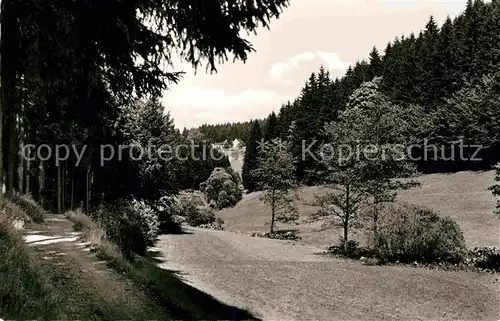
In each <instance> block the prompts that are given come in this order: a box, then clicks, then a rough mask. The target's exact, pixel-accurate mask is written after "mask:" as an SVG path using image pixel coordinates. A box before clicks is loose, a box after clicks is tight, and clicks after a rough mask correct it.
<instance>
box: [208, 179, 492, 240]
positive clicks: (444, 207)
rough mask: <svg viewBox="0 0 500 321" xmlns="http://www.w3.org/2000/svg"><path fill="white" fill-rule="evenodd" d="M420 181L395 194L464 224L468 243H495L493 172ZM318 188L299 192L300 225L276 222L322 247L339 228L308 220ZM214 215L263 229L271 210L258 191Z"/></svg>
mask: <svg viewBox="0 0 500 321" xmlns="http://www.w3.org/2000/svg"><path fill="white" fill-rule="evenodd" d="M420 181H421V182H422V186H421V187H419V188H415V189H412V190H409V191H403V192H401V193H400V195H399V197H398V199H399V200H401V201H406V202H410V203H414V204H420V205H425V206H428V207H430V208H432V209H434V210H436V211H438V212H439V213H441V214H442V215H447V216H450V217H451V218H453V219H454V220H456V221H457V223H458V224H459V225H460V227H461V228H462V230H463V232H464V235H465V238H466V241H467V246H468V247H475V246H497V247H498V246H499V244H500V241H499V237H498V235H499V231H500V219H499V218H497V217H496V216H495V215H493V209H494V207H495V198H494V197H493V196H492V194H491V192H489V191H487V188H488V186H490V185H492V184H493V171H488V172H459V173H454V174H432V175H424V176H422V177H421V178H420ZM316 193H321V188H319V187H306V188H304V189H303V190H302V191H301V192H300V195H301V198H302V199H301V200H299V204H300V214H301V221H300V223H299V225H285V224H278V227H279V228H283V229H298V230H299V231H300V234H301V236H302V238H303V241H302V242H304V243H308V244H315V245H320V246H325V245H329V244H332V243H333V242H336V241H337V239H338V237H339V236H340V235H341V229H340V228H338V227H332V226H325V225H326V222H325V221H319V222H314V223H307V222H305V221H304V219H306V218H307V216H308V215H309V214H311V213H312V212H313V211H314V210H315V209H314V208H313V207H311V206H309V205H308V203H309V202H310V201H312V200H313V199H314V194H316ZM217 215H218V216H220V217H222V218H223V219H224V221H225V223H226V229H227V230H230V231H242V232H249V231H267V230H268V229H269V226H268V225H266V223H267V222H268V221H269V218H270V214H269V209H267V208H266V207H265V206H264V205H263V204H262V203H261V202H260V201H259V193H258V192H256V193H251V194H248V195H245V196H244V198H243V200H242V201H241V202H239V203H238V204H237V205H236V206H235V207H233V208H229V209H225V210H223V211H220V212H219V213H218V214H217ZM353 232H354V236H355V238H357V239H358V240H361V241H363V239H364V237H363V236H364V235H363V233H362V232H360V231H356V230H354V231H353Z"/></svg>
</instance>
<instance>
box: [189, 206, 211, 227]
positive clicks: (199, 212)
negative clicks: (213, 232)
mask: <svg viewBox="0 0 500 321" xmlns="http://www.w3.org/2000/svg"><path fill="white" fill-rule="evenodd" d="M192 206H193V205H191V206H190V211H189V212H188V215H187V216H186V223H188V224H189V225H191V226H200V225H204V224H211V223H213V222H215V213H214V211H213V210H212V209H211V208H209V207H201V206H200V207H194V209H193V208H192Z"/></svg>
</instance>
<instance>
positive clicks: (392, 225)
mask: <svg viewBox="0 0 500 321" xmlns="http://www.w3.org/2000/svg"><path fill="white" fill-rule="evenodd" d="M382 211H383V212H382V215H380V219H379V224H378V228H377V233H376V235H375V239H374V241H375V244H374V247H375V251H376V253H377V255H378V256H379V257H380V258H381V259H383V260H387V261H400V262H404V263H408V262H413V261H419V262H426V263H431V262H438V261H446V262H459V261H461V259H462V258H463V255H464V253H465V240H464V237H463V234H462V232H461V230H460V228H459V226H458V224H457V223H456V222H454V221H453V220H451V219H450V218H447V217H440V216H438V215H437V214H436V213H435V212H433V211H431V210H429V209H427V208H424V207H418V206H413V205H408V204H400V205H391V206H386V207H385V208H384V209H383V210H382Z"/></svg>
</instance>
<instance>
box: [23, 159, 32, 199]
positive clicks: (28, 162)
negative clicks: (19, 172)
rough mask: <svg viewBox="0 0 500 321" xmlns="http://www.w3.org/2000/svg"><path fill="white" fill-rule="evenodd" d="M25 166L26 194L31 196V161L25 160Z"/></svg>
mask: <svg viewBox="0 0 500 321" xmlns="http://www.w3.org/2000/svg"><path fill="white" fill-rule="evenodd" d="M24 165H25V168H24V194H30V192H31V190H30V178H31V175H30V161H29V160H25V161H24Z"/></svg>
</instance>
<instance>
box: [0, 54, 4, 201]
mask: <svg viewBox="0 0 500 321" xmlns="http://www.w3.org/2000/svg"><path fill="white" fill-rule="evenodd" d="M1 65H2V64H1V63H0V68H2V67H1ZM0 75H1V69H0ZM0 86H1V84H0ZM3 92H4V91H3V88H2V89H1V90H0V194H3V192H4V184H3V183H4V180H3V175H4V173H3V162H4V155H3V141H4V137H3V109H4V108H3V99H2V98H3Z"/></svg>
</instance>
